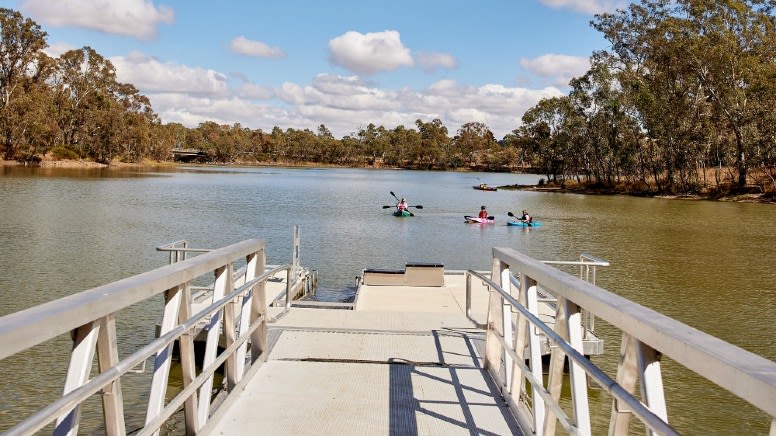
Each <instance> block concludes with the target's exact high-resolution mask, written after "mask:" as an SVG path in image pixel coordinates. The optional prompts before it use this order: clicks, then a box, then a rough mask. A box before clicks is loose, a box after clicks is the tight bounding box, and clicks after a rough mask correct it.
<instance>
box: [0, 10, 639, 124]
mask: <svg viewBox="0 0 776 436" xmlns="http://www.w3.org/2000/svg"><path fill="white" fill-rule="evenodd" d="M0 5H1V6H2V7H7V8H11V9H15V10H18V11H20V12H21V13H22V14H23V15H25V16H26V17H30V18H32V19H33V20H35V21H36V22H37V23H38V24H40V25H41V27H42V28H43V30H45V31H46V32H47V33H48V44H49V48H48V49H47V52H48V53H49V54H50V55H52V56H58V55H59V54H61V53H63V52H64V51H66V50H69V49H77V48H81V47H83V46H90V47H92V48H94V49H95V50H97V52H98V53H100V54H101V55H103V56H105V57H106V58H108V59H110V61H111V62H112V63H113V64H114V65H115V66H116V73H117V77H118V80H119V81H122V82H129V83H132V84H134V85H135V86H136V87H137V88H138V89H139V90H140V92H141V93H143V94H144V95H146V96H148V97H149V98H150V100H151V103H152V106H153V108H154V111H155V112H156V113H157V114H159V116H160V117H161V119H162V122H165V123H168V122H179V123H182V124H184V125H186V126H189V127H194V126H197V125H198V124H199V123H201V122H203V121H215V122H218V123H221V124H230V125H231V124H234V123H240V124H241V125H242V126H243V127H249V128H252V129H262V130H264V131H270V130H272V128H273V127H274V126H278V127H280V128H282V129H284V130H285V129H287V128H295V129H305V128H307V129H311V130H313V131H317V128H318V126H319V125H320V124H324V125H326V127H328V128H329V129H330V130H331V131H332V133H333V134H334V136H335V137H337V138H340V137H342V136H344V135H348V134H353V133H356V132H358V130H359V129H361V128H364V127H366V126H367V125H368V124H369V123H374V124H375V125H383V126H385V127H386V128H389V129H392V128H394V127H396V126H397V125H400V124H403V125H405V126H406V127H408V128H409V127H413V126H414V123H415V120H417V119H420V120H422V121H424V122H427V121H431V120H432V119H434V118H439V119H441V120H442V122H443V123H444V124H445V126H446V127H447V128H448V131H449V134H450V135H451V136H452V135H454V134H455V133H456V132H457V130H458V129H459V128H460V127H461V125H463V124H464V123H466V122H472V121H477V122H482V123H485V124H486V125H487V126H488V127H489V128H490V129H491V130H492V131H493V133H494V134H495V135H496V138H501V137H503V136H504V135H505V134H507V133H509V132H510V131H512V130H513V129H515V128H517V127H519V126H520V118H521V117H522V115H523V113H524V112H525V110H527V109H529V108H530V107H532V106H533V105H535V104H536V103H537V102H538V101H539V100H540V99H542V98H545V97H552V96H557V95H564V94H566V93H567V92H568V87H567V85H568V80H569V79H570V78H571V77H573V76H579V75H581V74H583V73H584V72H585V71H586V70H587V68H588V66H589V65H588V59H589V56H590V55H591V54H592V52H593V51H595V50H601V49H605V48H608V44H607V42H606V41H605V40H604V39H603V38H602V37H601V35H600V34H599V33H598V32H596V31H595V30H594V29H592V28H591V27H590V25H589V22H590V20H591V19H592V18H593V15H594V14H595V13H601V12H607V11H614V10H615V8H616V7H619V8H622V7H624V6H625V3H624V2H623V1H620V0H511V1H507V0H504V1H502V0H482V1H471V0H468V1H459V0H447V1H441V0H412V1H408V0H390V1H386V0H380V1H378V0H360V1H352V0H333V1H329V2H319V1H315V0H280V1H271V2H270V1H229V0H224V1H221V2H213V1H200V0H53V1H52V0H18V1H6V0H0Z"/></svg>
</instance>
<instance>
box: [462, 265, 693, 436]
mask: <svg viewBox="0 0 776 436" xmlns="http://www.w3.org/2000/svg"><path fill="white" fill-rule="evenodd" d="M466 274H467V276H469V275H471V276H475V277H477V278H478V279H480V280H482V282H483V283H484V284H485V285H486V286H487V288H488V291H495V292H496V293H498V294H499V295H500V296H501V298H502V299H503V300H505V301H506V302H507V303H509V305H511V306H512V308H514V309H515V310H517V311H518V312H520V314H521V315H523V316H525V317H526V319H527V320H528V321H529V322H530V323H531V324H532V325H533V326H535V327H536V328H538V329H539V330H541V332H542V333H544V335H546V336H547V338H548V339H549V340H550V341H552V342H553V343H555V345H556V346H557V348H559V349H560V350H562V351H563V353H564V354H565V355H566V356H567V357H568V358H569V359H570V360H572V361H574V363H576V364H578V365H580V366H582V367H583V368H584V370H585V372H586V373H587V374H588V375H590V376H591V377H592V379H593V380H594V381H595V382H596V383H598V384H599V385H600V386H601V387H602V388H603V389H604V390H605V391H606V392H607V393H609V394H610V395H612V396H613V397H615V398H617V399H619V400H621V401H623V402H625V403H626V404H627V405H628V406H629V407H630V410H631V411H632V412H633V413H634V414H635V415H636V416H637V417H639V418H640V419H641V420H642V422H644V423H645V424H646V425H647V426H648V427H649V428H650V429H652V430H654V431H658V432H660V433H661V434H678V433H676V431H675V430H674V429H673V428H671V426H669V425H668V423H665V422H663V420H662V419H660V417H659V416H657V415H656V414H654V413H653V412H652V411H651V410H649V408H648V407H646V406H645V405H644V404H642V403H641V402H640V401H639V400H638V399H637V398H635V397H634V396H633V395H631V394H630V393H629V392H627V391H625V390H624V389H623V388H622V387H621V386H620V385H618V384H617V382H616V381H614V380H613V379H612V378H611V377H609V376H608V375H607V374H606V373H604V372H603V371H602V370H601V369H599V368H598V367H597V366H595V365H594V364H593V363H592V362H591V361H590V359H588V358H587V357H585V356H584V355H583V354H582V353H580V352H579V351H577V350H576V349H574V347H572V346H571V344H569V343H568V342H567V341H566V340H565V339H563V338H562V337H561V336H560V335H558V334H557V333H555V331H553V329H552V328H551V327H549V326H548V325H547V324H546V323H545V322H544V321H542V320H541V319H539V317H538V316H536V315H534V314H533V313H531V312H530V311H529V310H528V309H527V308H526V307H525V306H523V305H522V304H520V303H519V302H518V301H517V300H516V299H515V298H514V297H512V296H511V295H510V294H509V293H507V291H505V290H504V289H502V288H501V286H499V285H497V284H496V283H495V282H494V281H493V280H491V279H490V278H488V277H485V276H484V275H482V274H481V273H479V272H476V271H473V270H468V271H466ZM499 338H500V339H501V340H502V346H504V347H505V348H506V349H507V350H508V352H510V354H512V359H513V360H514V361H515V364H516V365H518V366H521V368H522V369H523V371H524V374H525V376H526V377H527V378H528V379H529V381H530V382H531V385H532V387H533V389H534V391H536V392H537V393H538V394H539V395H540V396H542V399H543V400H544V401H545V402H547V403H549V404H550V407H551V408H553V411H554V412H555V413H556V416H558V418H559V419H560V421H561V422H562V423H565V425H564V427H565V429H566V430H567V431H569V432H574V431H575V430H577V429H575V428H574V425H573V423H572V420H571V419H570V418H568V417H567V416H566V413H565V412H564V411H563V410H562V409H561V408H560V406H559V405H558V404H557V402H556V401H554V400H553V399H552V398H551V397H550V393H549V392H548V391H547V390H546V389H545V388H544V386H543V382H542V381H541V380H538V379H537V378H535V377H534V376H533V375H532V374H531V370H530V368H529V367H528V366H526V365H525V363H523V362H522V361H521V359H519V358H518V356H517V355H516V354H515V351H514V350H512V349H511V348H509V347H511V346H512V344H506V343H505V342H504V341H503V337H501V336H500V337H499ZM537 434H539V433H538V432H537Z"/></svg>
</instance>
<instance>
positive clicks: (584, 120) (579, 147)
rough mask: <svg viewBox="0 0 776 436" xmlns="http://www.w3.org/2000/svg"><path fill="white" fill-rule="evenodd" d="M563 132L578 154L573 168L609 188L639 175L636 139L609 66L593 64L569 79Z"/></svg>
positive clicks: (635, 129)
mask: <svg viewBox="0 0 776 436" xmlns="http://www.w3.org/2000/svg"><path fill="white" fill-rule="evenodd" d="M570 84H571V92H570V94H569V97H570V98H571V102H572V104H573V105H574V110H572V111H570V112H568V113H567V116H566V120H565V123H566V128H565V129H566V131H567V132H568V135H569V136H570V138H571V140H572V143H573V144H574V146H575V147H574V148H575V149H576V151H577V153H575V156H576V157H577V159H576V160H577V163H576V166H577V167H579V168H583V169H584V170H585V172H586V173H588V174H591V175H592V176H593V177H594V178H595V179H596V180H597V181H599V182H603V183H605V184H607V185H609V186H611V185H613V184H614V183H615V182H618V181H620V178H621V177H622V176H626V175H634V174H636V172H637V171H638V168H637V165H636V164H635V162H636V160H635V159H636V156H637V153H638V144H639V135H638V133H637V131H638V127H637V126H636V121H635V120H634V119H632V118H631V117H630V114H629V113H630V111H629V110H628V109H627V105H628V103H627V100H626V98H625V95H624V94H623V92H622V90H621V88H620V85H619V83H618V81H617V80H616V78H615V76H614V75H613V74H612V71H611V70H610V69H609V67H608V65H606V64H604V63H594V64H593V66H592V67H591V69H590V71H588V72H587V73H586V74H585V75H584V76H582V77H580V78H575V79H572V81H571V83H570Z"/></svg>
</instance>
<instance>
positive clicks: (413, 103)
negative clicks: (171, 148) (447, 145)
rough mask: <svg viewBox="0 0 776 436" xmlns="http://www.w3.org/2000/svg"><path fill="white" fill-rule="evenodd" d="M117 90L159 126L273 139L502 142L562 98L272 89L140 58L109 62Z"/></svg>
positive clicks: (353, 80) (466, 89) (436, 88)
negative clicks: (469, 133)
mask: <svg viewBox="0 0 776 436" xmlns="http://www.w3.org/2000/svg"><path fill="white" fill-rule="evenodd" d="M111 62H113V64H114V65H115V66H116V74H117V76H118V79H119V80H120V81H122V82H129V83H132V84H134V85H135V86H136V87H137V88H138V89H139V90H140V92H141V93H143V94H144V95H146V96H148V98H149V99H150V100H151V104H152V105H153V108H154V111H155V112H156V113H157V114H159V116H160V118H161V119H162V122H165V123H170V122H178V123H182V124H184V125H186V126H189V127H195V126H197V125H198V124H199V123H202V122H204V121H214V122H216V123H219V124H227V125H232V124H235V123H240V124H241V125H243V126H245V127H248V128H251V129H262V130H264V131H270V130H272V128H273V127H274V126H278V127H280V128H282V129H283V130H285V129H288V128H295V129H311V130H313V131H314V130H316V129H317V126H319V125H320V124H325V125H326V127H328V128H329V129H330V130H331V131H332V133H333V134H334V135H335V137H342V136H344V135H348V134H351V133H355V132H357V131H358V130H359V129H360V128H361V127H363V126H365V125H366V124H368V123H374V124H375V125H382V126H384V127H385V128H387V129H393V128H395V127H396V126H398V125H404V126H405V127H407V128H413V127H414V125H415V120H418V119H420V120H422V121H424V122H427V121H431V120H433V119H434V118H439V119H440V120H442V122H443V123H444V125H445V126H446V127H447V128H448V131H449V132H450V134H451V135H452V134H455V132H456V131H457V130H458V129H459V128H460V127H461V125H462V124H464V123H468V122H473V121H478V122H483V123H485V124H486V125H487V126H488V127H489V128H490V129H491V130H492V131H493V133H494V134H495V135H496V137H497V138H501V137H503V136H504V135H505V134H507V133H509V132H510V131H512V130H514V129H516V128H518V127H519V126H520V122H521V121H520V119H521V117H522V115H523V113H524V112H525V111H526V110H527V109H529V108H531V107H532V106H534V105H535V104H536V103H537V102H538V101H539V100H541V99H542V98H548V97H556V96H560V95H563V93H562V92H561V91H560V90H559V89H558V88H555V87H547V88H542V89H528V88H522V87H507V86H504V85H499V84H488V85H483V86H472V85H467V84H461V83H458V82H456V81H454V80H449V79H445V80H440V81H437V82H435V83H433V84H431V85H429V86H428V87H426V88H423V89H410V88H399V89H387V88H381V87H379V86H376V85H375V84H373V83H370V82H369V81H366V80H363V79H362V78H360V77H358V76H338V75H333V74H319V75H317V76H315V77H313V78H312V79H311V80H310V82H309V83H307V84H303V83H293V82H285V83H283V84H282V85H280V86H277V87H274V88H273V87H269V86H263V85H261V84H256V83H252V82H250V81H249V80H248V79H247V77H246V76H244V75H243V74H237V73H232V74H230V76H231V77H232V80H229V79H228V78H227V76H226V74H224V73H221V72H218V71H214V70H209V69H204V68H197V67H191V66H187V65H181V64H176V63H172V62H160V61H159V60H157V59H155V58H152V57H148V56H146V55H143V54H141V53H131V54H130V55H128V56H126V57H116V58H111Z"/></svg>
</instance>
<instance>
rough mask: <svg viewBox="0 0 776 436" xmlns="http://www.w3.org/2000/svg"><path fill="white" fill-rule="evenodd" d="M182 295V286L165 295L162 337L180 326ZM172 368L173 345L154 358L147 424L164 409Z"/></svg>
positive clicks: (169, 290)
mask: <svg viewBox="0 0 776 436" xmlns="http://www.w3.org/2000/svg"><path fill="white" fill-rule="evenodd" d="M182 294H183V293H182V292H181V286H180V285H179V286H176V287H175V288H172V289H168V290H167V291H166V292H165V293H164V300H165V304H164V315H163V316H162V325H161V329H160V330H159V333H160V335H164V334H165V333H167V332H169V331H170V330H172V329H173V328H175V327H176V326H177V325H178V318H179V314H180V308H181V296H182ZM171 366H172V344H170V345H167V346H165V347H162V348H161V349H159V351H157V352H156V355H155V357H154V374H153V377H152V378H151V393H150V395H149V397H148V407H147V412H146V420H145V422H146V423H148V422H149V421H151V420H153V419H154V418H156V417H157V416H159V413H161V411H162V409H164V400H165V397H166V394H167V382H168V380H169V376H170V367H171Z"/></svg>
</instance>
